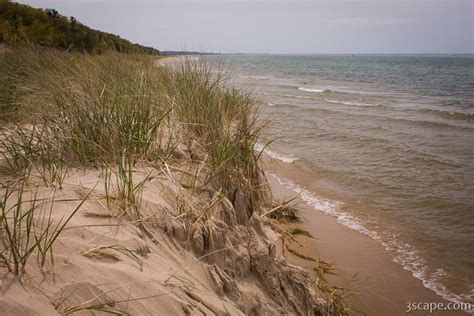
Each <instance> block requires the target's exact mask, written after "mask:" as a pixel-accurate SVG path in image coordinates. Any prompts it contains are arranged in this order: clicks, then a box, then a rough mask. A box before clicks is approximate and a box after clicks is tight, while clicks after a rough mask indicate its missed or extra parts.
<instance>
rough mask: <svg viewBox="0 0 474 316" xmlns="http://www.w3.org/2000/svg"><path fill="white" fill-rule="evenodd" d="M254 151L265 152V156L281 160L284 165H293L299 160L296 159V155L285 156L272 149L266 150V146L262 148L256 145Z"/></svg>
mask: <svg viewBox="0 0 474 316" xmlns="http://www.w3.org/2000/svg"><path fill="white" fill-rule="evenodd" d="M254 149H255V150H256V151H262V150H263V153H264V154H266V155H268V156H270V157H271V158H273V159H277V160H280V161H282V162H284V163H293V162H295V161H296V160H298V159H299V158H298V157H296V156H294V155H285V154H282V153H279V152H276V151H273V150H271V149H268V148H265V147H264V146H262V145H260V144H255V145H254Z"/></svg>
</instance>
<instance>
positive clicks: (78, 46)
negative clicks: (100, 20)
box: [0, 0, 160, 55]
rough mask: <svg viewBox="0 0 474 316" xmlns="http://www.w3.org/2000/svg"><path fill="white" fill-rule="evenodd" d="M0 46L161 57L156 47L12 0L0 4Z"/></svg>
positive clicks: (2, 0) (4, 0)
mask: <svg viewBox="0 0 474 316" xmlns="http://www.w3.org/2000/svg"><path fill="white" fill-rule="evenodd" d="M0 43H5V44H8V45H11V46H24V45H39V46H46V47H54V48H57V49H63V50H68V51H78V52H87V53H91V54H100V53H102V52H104V51H106V50H115V51H117V52H121V53H141V54H150V55H158V54H159V53H160V52H159V51H158V50H157V49H155V48H153V47H146V46H142V45H139V44H134V43H131V42H129V41H127V40H125V39H123V38H121V37H119V36H118V35H115V34H110V33H106V32H101V31H98V30H94V29H91V28H90V27H88V26H86V25H84V24H82V23H80V22H79V21H78V20H77V19H76V18H74V17H72V16H71V17H69V18H68V17H65V16H63V15H61V14H59V12H58V11H56V10H54V9H45V10H42V9H36V8H32V7H30V6H27V5H23V4H19V3H15V2H11V1H9V0H0Z"/></svg>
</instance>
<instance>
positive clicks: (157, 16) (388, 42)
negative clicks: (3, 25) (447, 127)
mask: <svg viewBox="0 0 474 316" xmlns="http://www.w3.org/2000/svg"><path fill="white" fill-rule="evenodd" d="M19 2H21V3H26V4H29V5H31V6H33V7H39V8H55V9H57V10H58V11H59V12H60V13H61V14H63V15H66V16H74V17H76V18H77V19H78V20H79V21H81V22H82V23H84V24H86V25H88V26H91V27H93V28H96V29H99V30H103V31H106V32H111V33H115V34H118V35H120V36H122V37H124V38H126V39H128V40H131V41H133V42H138V43H140V44H145V45H149V46H153V47H156V48H158V49H160V50H198V51H213V52H232V53H236V52H242V53H354V54H356V53H474V0H313V1H304V0H275V1H272V0H254V1H252V0H201V1H199V0H173V1H172V0H136V1H133V0H128V1H126V0H23V1H19Z"/></svg>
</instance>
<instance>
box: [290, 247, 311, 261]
mask: <svg viewBox="0 0 474 316" xmlns="http://www.w3.org/2000/svg"><path fill="white" fill-rule="evenodd" d="M286 249H288V251H289V252H290V253H292V254H293V255H295V256H297V257H299V258H301V259H304V260H308V261H317V260H316V259H315V258H313V257H311V256H306V255H305V254H302V253H301V252H299V251H297V250H296V249H293V248H291V247H290V246H288V245H286Z"/></svg>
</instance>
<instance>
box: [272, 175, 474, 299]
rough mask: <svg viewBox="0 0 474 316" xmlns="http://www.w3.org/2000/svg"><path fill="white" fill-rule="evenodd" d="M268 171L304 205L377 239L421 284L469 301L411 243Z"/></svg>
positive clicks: (450, 297) (452, 297)
mask: <svg viewBox="0 0 474 316" xmlns="http://www.w3.org/2000/svg"><path fill="white" fill-rule="evenodd" d="M267 173H268V172H267ZM268 174H269V175H270V176H272V177H274V178H275V179H276V180H277V181H278V183H280V185H282V186H284V187H286V188H288V189H290V190H292V191H294V192H295V193H299V194H300V197H301V199H302V200H303V201H304V202H305V203H306V204H307V205H308V206H311V207H312V208H314V209H315V210H317V211H320V212H323V213H325V214H327V215H330V216H333V217H335V218H336V220H337V222H338V223H340V224H342V225H344V226H346V227H348V228H350V229H352V230H355V231H358V232H359V233H361V234H364V235H366V236H368V237H370V238H372V239H374V240H376V241H378V242H379V243H380V244H381V245H382V246H383V247H384V248H385V250H386V251H388V252H390V253H392V254H393V259H392V260H393V261H394V262H395V263H397V264H399V265H400V266H402V268H403V269H405V270H408V271H410V272H411V273H412V275H413V276H414V277H415V278H417V279H419V280H421V281H422V282H423V286H424V287H426V288H428V289H430V290H432V291H434V292H435V293H436V294H437V295H439V296H441V297H442V298H444V299H446V300H448V301H451V302H454V303H465V302H470V301H472V299H473V298H472V295H469V294H465V295H458V294H456V293H453V292H451V291H450V290H448V289H447V288H446V287H445V286H444V285H443V284H442V282H441V279H442V278H443V277H444V276H446V272H445V271H444V270H443V269H437V270H436V271H435V272H430V271H429V270H428V265H427V263H426V261H425V260H424V259H423V258H422V257H421V256H420V254H419V251H418V250H417V249H415V248H414V247H413V246H411V245H409V244H407V243H405V242H401V241H400V240H399V239H398V238H397V236H396V235H394V234H392V235H389V236H382V235H381V234H379V233H377V232H375V231H372V230H369V229H367V228H366V227H364V225H363V224H362V222H361V221H360V220H359V219H357V218H356V217H354V216H353V215H351V214H349V213H347V212H342V211H339V205H341V203H340V202H338V201H332V200H328V199H325V198H322V197H318V196H316V195H314V194H313V193H311V192H309V191H308V190H306V189H304V188H302V187H300V186H299V185H297V184H295V183H294V182H292V181H290V180H287V179H282V178H279V177H278V176H276V175H275V174H272V173H268Z"/></svg>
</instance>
